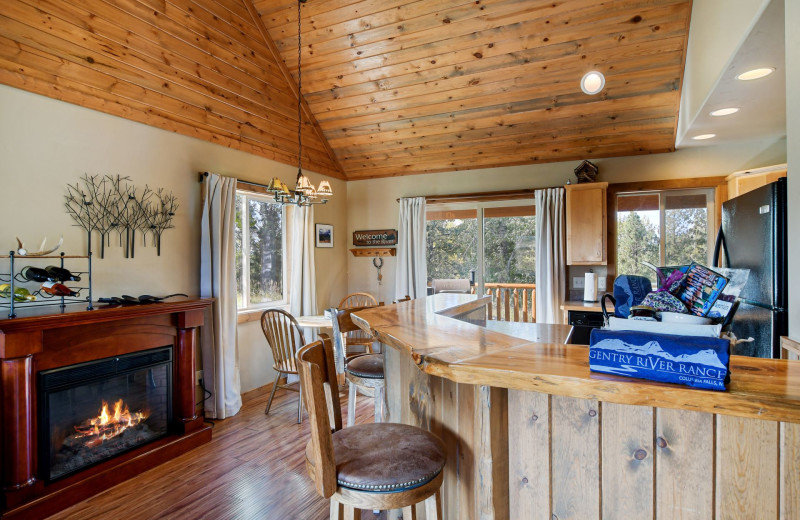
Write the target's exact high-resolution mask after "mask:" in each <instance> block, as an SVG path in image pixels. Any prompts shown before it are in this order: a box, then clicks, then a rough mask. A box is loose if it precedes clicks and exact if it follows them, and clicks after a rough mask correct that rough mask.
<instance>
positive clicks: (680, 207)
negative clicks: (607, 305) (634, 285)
mask: <svg viewBox="0 0 800 520" xmlns="http://www.w3.org/2000/svg"><path fill="white" fill-rule="evenodd" d="M715 230H716V226H715V223H714V190H713V189H699V190H669V191H660V192H659V191H653V192H637V193H620V194H619V195H617V273H619V274H638V275H643V276H647V277H648V278H650V279H651V281H652V282H653V283H655V282H656V279H655V273H654V272H653V270H652V269H649V268H648V267H646V266H645V265H643V264H642V262H650V263H652V264H654V265H656V266H672V265H684V264H689V263H691V262H698V263H701V264H705V265H708V263H709V261H710V256H711V252H712V250H713V233H714V231H715Z"/></svg>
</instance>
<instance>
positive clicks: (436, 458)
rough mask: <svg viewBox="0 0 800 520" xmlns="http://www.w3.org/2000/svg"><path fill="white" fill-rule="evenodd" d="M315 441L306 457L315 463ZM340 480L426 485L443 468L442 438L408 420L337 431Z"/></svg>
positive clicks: (372, 485) (386, 487)
mask: <svg viewBox="0 0 800 520" xmlns="http://www.w3.org/2000/svg"><path fill="white" fill-rule="evenodd" d="M312 449H313V448H312V446H311V441H309V442H308V444H307V445H306V460H307V461H308V463H309V464H310V465H312V466H313V457H312V456H311V454H312ZM333 453H334V460H335V461H336V481H337V483H338V484H339V486H341V487H346V488H350V489H357V490H361V491H375V492H387V491H392V492H396V491H403V490H408V489H413V488H416V487H419V486H422V485H424V484H426V483H428V482H430V481H431V480H433V479H434V478H436V476H437V475H438V474H439V473H440V472H441V471H442V468H443V467H444V464H445V461H446V458H447V456H446V454H445V448H444V444H443V443H442V441H441V440H440V439H439V438H438V437H437V436H435V435H434V434H432V433H430V432H428V431H426V430H423V429H421V428H417V427H415V426H409V425H406V424H395V423H372V424H359V425H356V426H351V427H349V428H344V429H342V430H339V431H336V432H334V433H333Z"/></svg>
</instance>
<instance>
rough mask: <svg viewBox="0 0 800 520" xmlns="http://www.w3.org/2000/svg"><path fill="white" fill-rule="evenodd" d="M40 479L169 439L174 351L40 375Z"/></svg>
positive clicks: (158, 350)
mask: <svg viewBox="0 0 800 520" xmlns="http://www.w3.org/2000/svg"><path fill="white" fill-rule="evenodd" d="M38 409H39V424H40V425H41V427H40V428H39V450H40V453H39V463H40V465H41V468H40V471H39V474H40V475H42V476H43V477H44V478H45V479H46V480H47V481H52V480H56V479H59V478H61V477H64V476H67V475H69V474H72V473H75V472H76V471H80V470H82V469H84V468H86V467H89V466H92V465H94V464H96V463H98V462H102V461H103V460H106V459H109V458H111V457H115V456H116V455H119V454H121V453H124V452H126V451H129V450H131V449H133V448H136V447H137V446H141V445H142V444H146V443H148V442H150V441H153V440H156V439H159V438H161V437H163V436H165V435H167V433H168V431H169V424H170V422H171V419H172V347H171V346H167V347H163V348H156V349H151V350H146V351H143V352H135V353H133V354H126V355H123V356H116V357H110V358H105V359H100V360H97V361H91V362H88V363H80V364H76V365H70V366H67V367H63V368H57V369H53V370H46V371H42V372H40V373H39V408H38Z"/></svg>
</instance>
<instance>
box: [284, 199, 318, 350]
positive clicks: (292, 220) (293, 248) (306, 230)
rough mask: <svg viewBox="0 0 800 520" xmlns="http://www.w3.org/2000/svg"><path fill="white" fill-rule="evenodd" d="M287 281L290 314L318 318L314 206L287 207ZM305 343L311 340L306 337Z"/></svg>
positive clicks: (306, 335)
mask: <svg viewBox="0 0 800 520" xmlns="http://www.w3.org/2000/svg"><path fill="white" fill-rule="evenodd" d="M286 239H287V241H288V243H287V245H288V251H287V256H288V258H287V262H288V263H287V265H288V270H287V271H288V272H287V278H288V279H289V287H288V297H289V312H290V313H291V314H292V315H293V316H295V317H297V316H313V315H316V314H317V278H316V273H315V270H314V206H306V207H302V208H301V207H298V206H291V205H290V206H286ZM305 339H306V341H311V340H312V338H311V337H310V336H309V335H308V334H305Z"/></svg>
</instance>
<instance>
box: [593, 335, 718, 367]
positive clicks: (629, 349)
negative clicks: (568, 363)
mask: <svg viewBox="0 0 800 520" xmlns="http://www.w3.org/2000/svg"><path fill="white" fill-rule="evenodd" d="M593 347H594V348H596V349H603V350H613V351H614V352H617V353H620V354H634V355H637V356H655V357H658V358H661V359H665V360H667V361H674V362H678V363H694V364H698V365H705V366H713V367H717V368H722V369H725V368H727V367H726V366H725V365H724V364H723V363H722V362H721V361H720V360H719V357H718V356H717V353H716V352H714V350H712V349H706V350H701V351H699V352H696V353H694V354H680V355H678V356H674V355H672V354H670V353H669V352H667V351H665V350H664V349H663V348H661V345H660V344H659V343H658V342H657V341H648V342H647V343H645V344H644V345H632V344H630V343H627V342H625V341H622V340H621V339H611V338H607V339H604V340H601V341H599V342H597V343H595V344H594V345H593Z"/></svg>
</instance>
